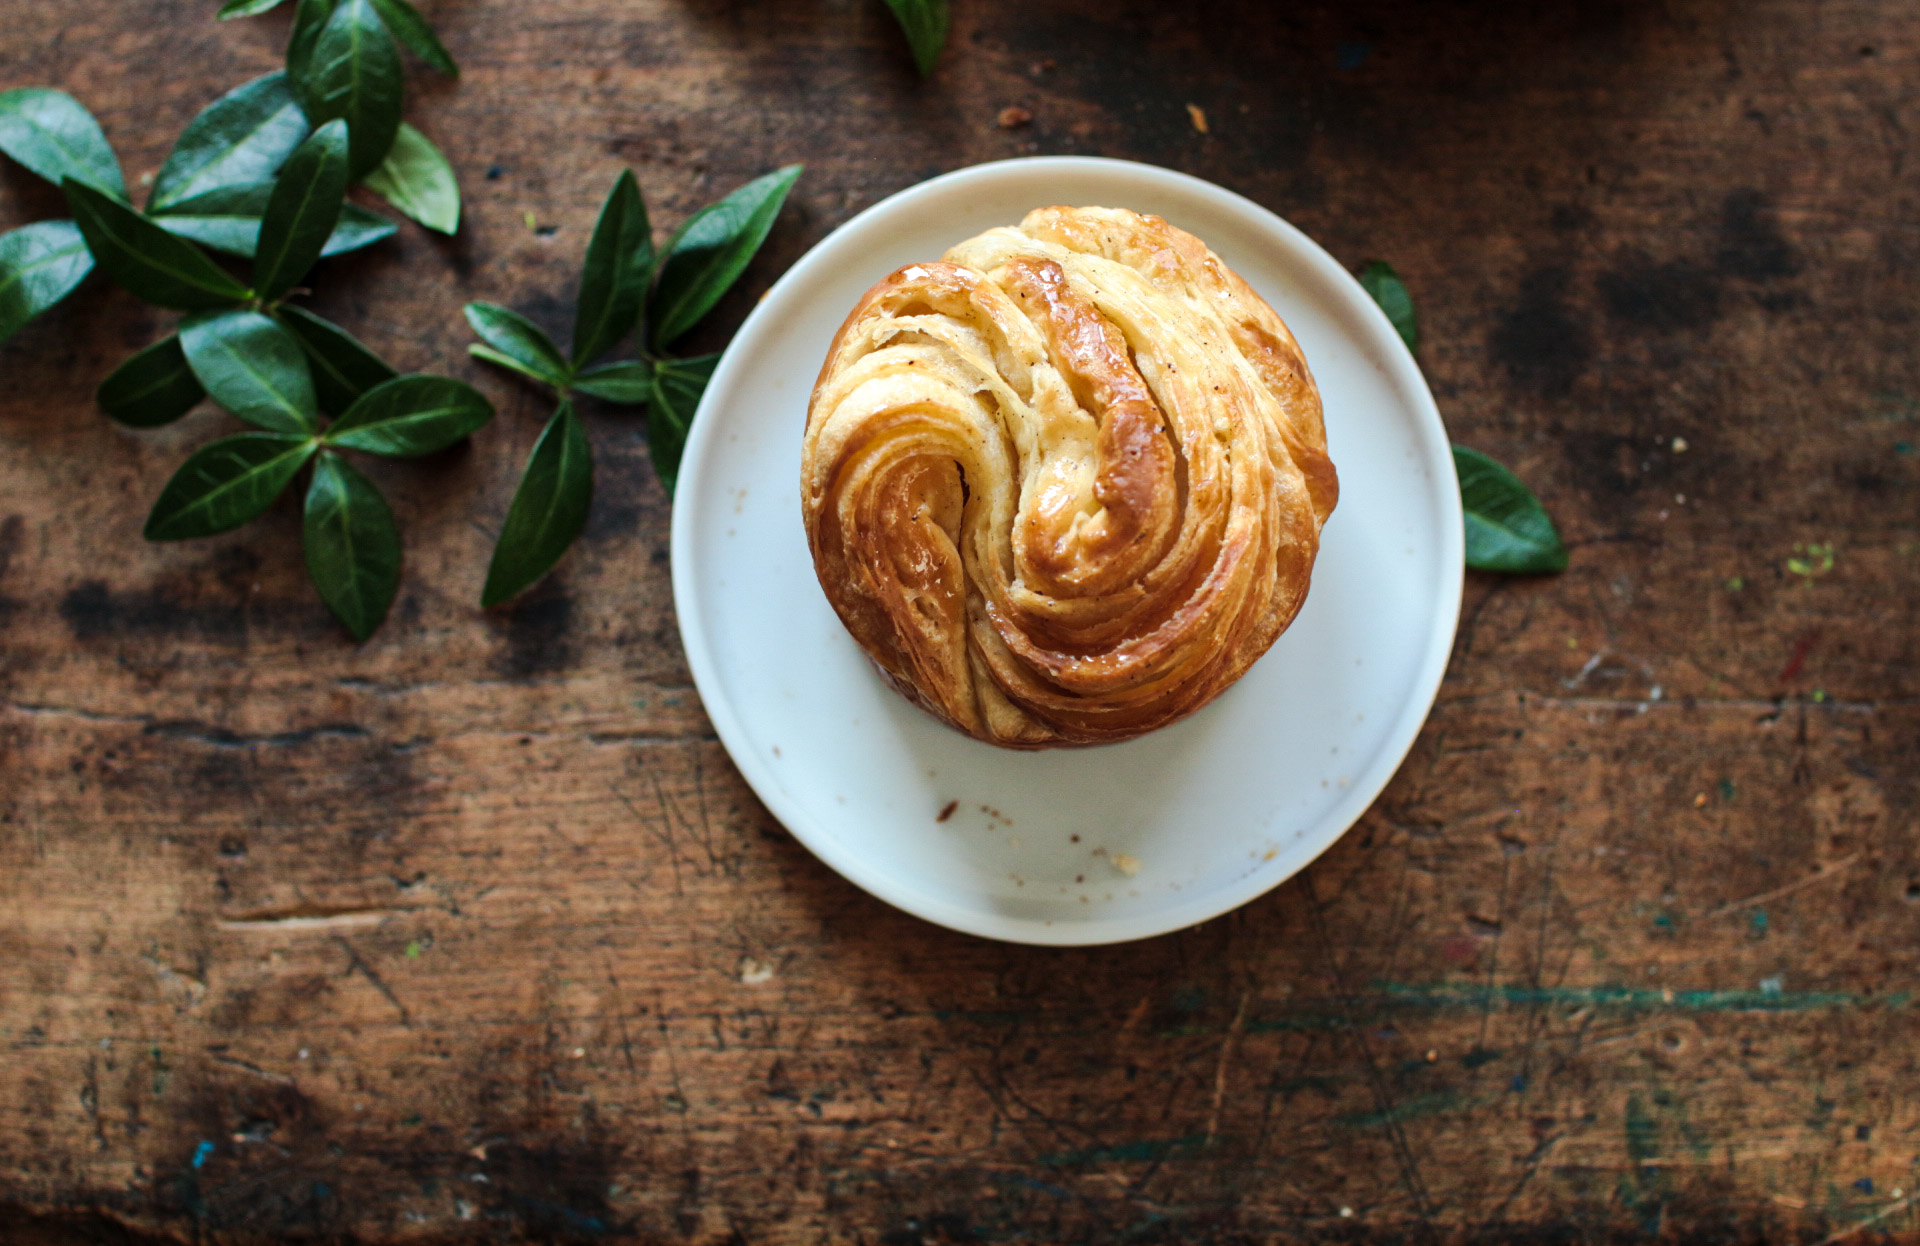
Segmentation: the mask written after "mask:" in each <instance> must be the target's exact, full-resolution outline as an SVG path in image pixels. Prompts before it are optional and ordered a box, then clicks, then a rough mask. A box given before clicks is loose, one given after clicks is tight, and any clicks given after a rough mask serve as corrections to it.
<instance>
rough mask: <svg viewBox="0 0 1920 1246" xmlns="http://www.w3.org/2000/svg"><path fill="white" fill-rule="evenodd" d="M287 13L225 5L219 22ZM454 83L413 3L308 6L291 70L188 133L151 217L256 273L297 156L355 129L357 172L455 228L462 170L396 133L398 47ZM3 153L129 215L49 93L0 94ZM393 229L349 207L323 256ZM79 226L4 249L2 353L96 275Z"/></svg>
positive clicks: (92, 139)
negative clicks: (344, 126) (307, 145)
mask: <svg viewBox="0 0 1920 1246" xmlns="http://www.w3.org/2000/svg"><path fill="white" fill-rule="evenodd" d="M280 2H281V0H229V2H228V3H227V4H226V5H225V6H224V7H223V8H222V9H221V10H220V16H221V18H222V19H226V18H234V17H246V16H251V15H252V14H255V13H264V12H266V11H267V10H268V9H272V8H275V7H277V5H278V4H279V3H280ZM396 39H397V40H398V41H399V43H404V44H405V45H406V46H407V47H408V48H409V49H411V50H412V51H413V52H414V53H415V55H417V56H419V57H420V58H421V59H422V60H423V61H425V62H426V63H427V64H429V65H431V66H433V67H434V68H435V69H438V70H440V71H441V72H443V73H448V74H458V73H459V66H458V65H456V64H455V63H454V60H453V57H452V56H450V55H449V54H448V53H447V50H446V48H445V47H443V46H442V45H441V43H440V40H439V38H438V37H437V36H436V35H435V34H434V33H433V28H432V27H431V26H429V25H428V24H427V22H426V20H425V19H424V18H423V17H421V16H420V13H419V11H418V10H416V9H415V8H414V7H413V5H412V4H411V3H409V0H299V8H298V11H297V12H296V13H295V15H294V27H293V34H292V37H291V38H290V39H289V41H288V45H287V69H286V70H285V71H283V72H278V73H271V74H267V75H265V76H264V77H260V78H256V79H254V80H253V81H251V82H247V83H243V84H242V85H240V86H238V87H236V88H234V89H233V90H232V91H229V92H227V93H226V94H225V95H223V96H221V97H220V98H219V99H217V100H215V101H214V102H213V103H212V104H210V105H208V106H207V107H206V109H204V110H203V111H202V112H201V113H200V114H199V115H198V116H196V117H195V118H194V119H193V120H192V121H191V122H189V123H188V124H187V128H186V129H185V130H183V131H182V132H181V134H180V138H179V140H178V141H177V142H176V143H175V144H174V147H173V151H172V152H171V153H170V154H169V155H168V156H167V160H166V163H165V164H163V165H162V166H161V168H160V171H159V172H158V173H157V174H156V175H155V176H154V179H153V186H152V189H151V190H150V191H149V193H148V196H147V206H146V209H145V213H146V215H147V216H148V217H149V218H150V219H152V220H153V221H154V222H155V223H156V224H158V225H159V226H160V227H161V228H162V229H165V230H166V231H167V232H169V233H172V234H176V235H178V236H180V237H182V238H189V239H192V240H193V241H195V242H198V243H200V244H201V245H203V246H206V247H208V248H210V249H212V250H215V251H221V252H225V253H226V254H229V255H234V256H237V257H239V258H241V259H251V258H252V257H253V253H254V248H255V246H256V245H257V243H258V239H259V236H260V222H261V218H262V215H263V214H264V213H265V211H266V204H267V196H268V195H269V194H270V193H271V191H272V187H273V178H274V176H275V174H277V173H278V172H279V170H280V166H281V165H282V164H284V163H285V162H286V160H287V159H288V157H290V156H291V155H292V154H293V152H294V149H295V148H297V147H299V146H300V144H301V143H302V142H304V141H305V140H306V138H307V136H308V135H309V134H311V133H312V132H313V130H314V129H315V128H317V127H319V126H323V125H325V124H326V123H327V122H329V121H334V120H341V121H345V122H347V123H348V127H349V135H350V146H349V172H350V174H351V176H352V177H354V178H355V179H361V180H364V183H365V185H366V186H367V188H368V189H369V190H371V191H373V192H374V193H375V194H378V195H380V196H381V197H382V198H384V199H385V200H386V201H387V202H388V203H389V204H391V205H393V207H395V208H397V209H398V210H399V211H401V212H402V213H404V214H405V215H407V216H409V217H411V218H413V219H414V220H416V221H418V222H419V223H420V224H422V225H424V226H426V227H427V228H429V229H433V230H437V231H439V232H441V233H447V234H451V233H454V232H455V231H456V230H458V229H459V226H460V188H459V183H458V181H457V180H456V179H455V177H454V173H453V168H452V166H451V165H450V164H449V163H448V162H447V159H446V157H445V156H444V155H442V154H441V152H440V150H439V149H438V148H437V147H435V146H434V145H433V143H432V142H431V141H430V140H429V139H428V138H427V137H426V136H425V135H424V134H422V133H421V132H420V131H419V130H416V129H415V128H413V127H412V126H410V125H407V124H406V123H405V122H404V121H403V120H402V119H401V112H402V109H403V107H404V104H405V97H406V73H405V68H404V66H403V65H402V64H401V60H400V52H399V49H398V46H397V44H396ZM0 151H4V152H6V153H7V154H8V155H10V156H12V157H13V158H14V159H15V160H17V161H18V162H19V163H20V164H21V165H23V166H25V167H26V168H27V169H29V170H30V171H32V172H34V173H37V174H39V175H40V176H41V177H44V178H46V179H47V180H48V181H50V182H53V183H54V184H55V185H59V184H61V183H63V182H64V181H65V180H66V179H67V178H70V177H71V178H74V179H75V180H77V181H80V182H83V183H85V184H87V185H89V186H92V187H94V188H95V189H97V190H99V191H101V192H102V193H104V194H107V195H110V196H112V197H113V198H115V199H118V200H119V201H121V202H123V203H128V202H130V200H129V199H128V196H127V186H126V181H125V178H124V177H123V176H122V174H121V172H120V163H119V161H118V160H117V159H116V158H115V157H114V154H113V148H112V147H111V146H109V145H108V143H107V139H106V135H105V134H103V133H102V132H101V129H100V125H99V123H98V122H97V121H95V120H94V119H93V116H92V115H91V114H90V113H88V112H87V110H86V109H85V108H84V107H82V106H81V104H80V103H79V102H78V101H77V100H75V99H74V98H73V97H72V96H70V95H67V94H66V93H64V92H61V91H55V90H50V89H47V88H43V87H22V88H19V89H17V90H11V91H5V92H0ZM394 233H395V226H394V224H393V222H392V221H389V220H387V219H386V218H384V217H382V216H380V215H379V214H377V213H374V212H370V211H368V210H367V209H365V208H362V207H360V206H359V205H357V204H351V203H349V204H347V205H346V207H345V208H344V209H343V211H342V213H341V216H340V220H339V222H338V225H337V227H336V229H335V231H334V233H333V235H332V236H331V237H329V238H328V240H327V245H326V246H325V247H324V248H323V249H322V252H321V254H322V255H339V254H343V253H345V252H348V251H356V250H359V249H360V248H362V247H367V246H371V245H373V244H374V243H376V242H380V241H382V240H384V239H386V238H390V237H392V236H393V234H394ZM84 252H85V248H84V244H83V242H82V240H81V237H80V234H79V231H78V230H77V228H76V227H75V226H74V225H73V223H72V222H71V221H41V222H37V223H35V224H32V225H28V226H25V227H24V228H22V229H17V230H14V231H12V232H11V233H8V234H5V235H0V343H4V342H5V341H6V340H7V339H8V338H9V337H11V336H12V335H13V334H14V333H15V332H17V331H18V330H19V328H20V327H21V326H22V325H24V324H26V323H27V321H29V320H31V319H32V318H33V317H35V316H37V315H39V314H40V313H42V312H44V311H46V310H48V309H49V308H51V307H53V306H55V305H56V304H58V303H59V302H60V301H61V300H63V299H65V298H66V297H67V296H68V295H70V294H72V293H73V292H74V290H76V289H78V288H79V286H80V284H81V282H83V281H84V280H85V279H86V277H87V274H88V273H89V272H91V271H92V269H93V263H92V260H91V258H90V257H88V256H87V255H86V254H85V253H84Z"/></svg>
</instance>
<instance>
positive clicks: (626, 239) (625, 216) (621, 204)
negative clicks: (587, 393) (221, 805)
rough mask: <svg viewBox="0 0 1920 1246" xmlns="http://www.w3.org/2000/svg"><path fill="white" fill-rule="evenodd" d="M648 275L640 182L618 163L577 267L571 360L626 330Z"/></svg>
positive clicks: (579, 360) (649, 248) (582, 359)
mask: <svg viewBox="0 0 1920 1246" xmlns="http://www.w3.org/2000/svg"><path fill="white" fill-rule="evenodd" d="M652 275H653V227H652V226H651V225H650V224H648V223H647V205H646V202H645V201H644V200H643V199H641V197H640V183H639V182H636V181H635V180H634V178H633V172H632V170H630V169H622V170H621V171H620V176H619V177H618V178H616V179H615V180H614V183H613V190H612V192H610V193H609V194H608V195H607V202H606V204H605V206H603V207H602V208H601V209H600V219H599V221H598V222H596V223H595V224H594V227H593V240H592V241H591V242H589V243H588V244H587V262H586V266H585V267H584V268H583V269H582V270H581V273H580V298H579V302H578V305H577V306H576V308H575V311H574V318H573V366H574V367H576V368H577V367H579V366H580V365H581V364H583V363H586V362H587V361H588V360H589V359H592V358H594V357H595V356H597V355H601V354H604V353H605V352H606V351H608V350H610V349H612V347H613V344H614V343H615V342H618V341H619V340H620V339H621V338H623V337H625V336H626V335H627V334H628V333H629V332H631V331H632V329H633V326H634V325H635V324H636V323H638V322H639V319H640V309H641V307H642V305H643V304H644V303H645V302H646V297H647V279H648V278H649V277H651V276H652Z"/></svg>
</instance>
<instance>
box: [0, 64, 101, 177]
mask: <svg viewBox="0 0 1920 1246" xmlns="http://www.w3.org/2000/svg"><path fill="white" fill-rule="evenodd" d="M0 151H4V152H6V153H7V154H8V155H9V156H12V157H13V158H14V159H15V160H17V161H19V162H20V163H21V164H23V165H25V166H26V167H27V168H29V169H31V170H32V171H33V172H35V173H38V174H39V175H40V176H41V177H44V178H46V179H47V180H48V181H49V182H52V183H53V184H54V185H55V186H58V185H60V184H61V183H62V182H64V181H65V180H66V179H68V178H72V179H73V180H74V181H76V182H85V183H86V184H87V185H89V186H94V187H98V188H99V189H100V190H103V191H105V192H106V193H108V194H110V195H114V196H117V197H118V198H121V199H125V198H126V197H127V183H126V179H125V178H123V177H121V176H120V162H119V160H117V159H115V158H114V154H113V148H112V147H110V146H108V145H107V136H106V135H105V134H104V133H102V132H101V129H100V123H99V122H98V121H95V120H94V119H93V114H92V113H90V112H88V111H87V110H86V109H85V108H83V107H81V106H80V101H79V100H76V99H74V98H73V96H71V95H68V94H67V93H66V92H65V91H53V90H48V89H47V88H45V87H20V88H18V89H17V90H13V91H0Z"/></svg>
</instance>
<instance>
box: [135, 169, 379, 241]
mask: <svg viewBox="0 0 1920 1246" xmlns="http://www.w3.org/2000/svg"><path fill="white" fill-rule="evenodd" d="M272 196H273V183H272V182H256V183H254V184H253V185H251V186H228V187H223V188H222V189H220V190H211V191H208V192H207V193H206V194H204V195H196V196H194V197H193V198H192V199H188V200H185V201H183V202H181V203H177V204H174V205H173V206H172V207H169V208H168V209H167V210H166V211H165V212H162V213H159V214H157V215H155V216H154V217H153V218H152V219H153V222H154V223H155V224H156V225H158V226H160V228H162V229H164V230H166V231H167V232H168V233H170V234H174V235H176V236H178V237H181V238H191V239H193V240H194V241H195V242H197V243H199V244H200V245H201V246H204V247H210V248H212V249H213V250H215V251H223V252H225V253H226V254H228V255H237V256H239V257H240V258H242V259H249V260H250V259H252V258H253V253H254V252H255V251H256V250H257V249H258V248H259V245H260V217H261V214H262V213H264V212H265V211H266V210H267V200H268V199H270V198H272ZM398 232H400V227H399V226H397V225H395V224H394V223H393V222H392V221H390V220H388V219H387V218H386V217H384V216H381V215H380V214H379V213H378V212H369V211H368V210H367V209H365V208H363V207H361V206H360V205H359V204H357V203H348V204H346V205H344V206H343V207H342V208H341V209H340V223H339V224H338V225H335V226H334V227H333V233H332V234H331V235H330V236H329V237H328V238H327V245H326V246H324V247H322V248H321V249H320V255H321V258H322V259H324V258H326V257H327V256H329V255H345V254H346V253H347V252H349V251H358V250H360V249H361V248H362V247H370V246H372V245H373V244H374V243H376V242H384V241H385V240H386V239H388V238H391V237H393V236H394V235H395V234H396V233H398Z"/></svg>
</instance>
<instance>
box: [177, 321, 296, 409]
mask: <svg viewBox="0 0 1920 1246" xmlns="http://www.w3.org/2000/svg"><path fill="white" fill-rule="evenodd" d="M180 346H181V348H182V349H183V350H184V351H185V352H186V356H187V363H188V364H189V365H190V366H191V367H192V368H193V374H194V375H195V376H196V377H198V378H199V379H200V384H202V385H204V386H205V387H206V390H207V393H209V394H211V395H212V396H213V400H214V401H215V402H217V403H219V404H220V405H221V406H223V407H225V408H226V409H227V410H229V411H231V412H233V413H234V414H235V415H237V416H239V417H240V418H241V419H243V420H245V421H246V422H247V423H249V424H251V425H253V426H254V427H256V428H264V429H266V430H267V431H269V432H276V433H300V434H307V433H312V432H313V431H314V430H315V429H317V428H318V427H319V426H320V405H319V402H318V401H317V400H316V399H315V397H314V392H313V374H312V373H311V372H310V371H309V370H308V368H307V356H306V353H305V352H304V351H302V350H301V349H300V340H299V339H298V338H296V337H294V336H293V334H292V333H290V332H288V330H287V328H286V326H284V325H282V324H280V323H279V322H278V321H275V320H273V319H271V318H269V317H267V316H263V315H261V314H260V313H259V312H253V311H224V312H209V313H206V314H205V315H200V316H192V317H189V318H188V319H187V320H186V321H184V322H182V324H181V325H180Z"/></svg>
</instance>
